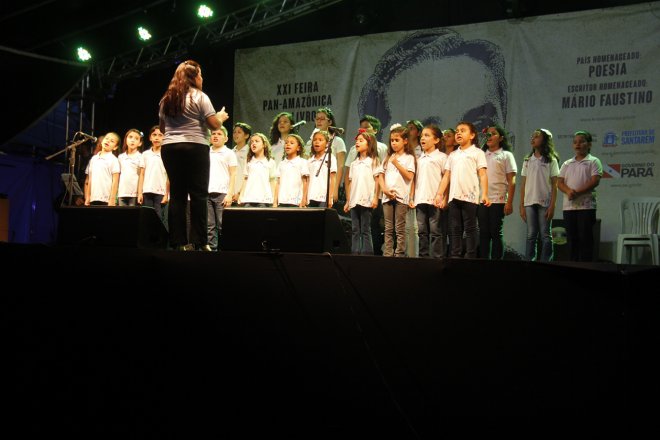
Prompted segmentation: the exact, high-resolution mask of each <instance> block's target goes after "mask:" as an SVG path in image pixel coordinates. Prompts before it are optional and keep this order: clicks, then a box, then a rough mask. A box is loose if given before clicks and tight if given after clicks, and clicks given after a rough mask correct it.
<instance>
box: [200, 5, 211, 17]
mask: <svg viewBox="0 0 660 440" xmlns="http://www.w3.org/2000/svg"><path fill="white" fill-rule="evenodd" d="M197 15H198V16H199V17H200V18H211V17H213V9H211V8H209V7H208V6H206V5H199V9H198V10H197Z"/></svg>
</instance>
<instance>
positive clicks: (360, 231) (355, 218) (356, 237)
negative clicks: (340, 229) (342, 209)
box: [351, 205, 374, 255]
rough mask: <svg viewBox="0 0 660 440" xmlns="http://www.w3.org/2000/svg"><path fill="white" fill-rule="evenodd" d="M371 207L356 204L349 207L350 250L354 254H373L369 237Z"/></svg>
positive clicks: (372, 245)
mask: <svg viewBox="0 0 660 440" xmlns="http://www.w3.org/2000/svg"><path fill="white" fill-rule="evenodd" d="M371 211H372V209H371V208H367V207H366V206H360V205H356V206H354V207H353V208H351V232H352V234H351V252H352V253H354V254H366V255H373V254H374V244H373V241H372V239H371Z"/></svg>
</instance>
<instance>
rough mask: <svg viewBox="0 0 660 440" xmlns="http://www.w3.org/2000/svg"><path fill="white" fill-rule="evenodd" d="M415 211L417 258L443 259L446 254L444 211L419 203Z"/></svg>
mask: <svg viewBox="0 0 660 440" xmlns="http://www.w3.org/2000/svg"><path fill="white" fill-rule="evenodd" d="M415 209H416V210H417V229H418V232H417V233H418V235H419V256H420V257H431V258H444V257H445V256H446V253H447V235H446V230H447V216H445V215H443V213H444V212H445V211H442V210H441V209H440V208H436V207H435V206H433V205H431V204H428V203H420V204H419V205H417V207H416V208H415Z"/></svg>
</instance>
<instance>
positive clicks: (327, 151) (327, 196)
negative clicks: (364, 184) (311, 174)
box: [316, 133, 335, 208]
mask: <svg viewBox="0 0 660 440" xmlns="http://www.w3.org/2000/svg"><path fill="white" fill-rule="evenodd" d="M334 140H335V134H334V133H332V136H330V142H328V148H326V149H325V155H324V156H323V160H322V161H321V166H320V167H319V170H318V171H317V172H316V175H317V176H318V175H319V173H320V172H321V167H322V166H323V163H324V162H325V157H326V156H327V157H328V176H327V179H326V184H327V185H326V188H325V207H326V208H329V207H330V169H331V166H332V141H334Z"/></svg>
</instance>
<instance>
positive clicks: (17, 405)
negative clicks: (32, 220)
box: [0, 243, 660, 439]
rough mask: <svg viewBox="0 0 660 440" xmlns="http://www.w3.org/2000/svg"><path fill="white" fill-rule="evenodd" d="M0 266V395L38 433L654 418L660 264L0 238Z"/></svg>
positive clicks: (325, 431) (246, 434) (320, 430)
mask: <svg viewBox="0 0 660 440" xmlns="http://www.w3.org/2000/svg"><path fill="white" fill-rule="evenodd" d="M0 256H1V257H2V261H4V262H5V263H4V267H3V269H4V270H3V273H4V274H5V275H4V281H5V285H6V286H9V285H13V286H23V287H21V288H18V289H16V288H14V289H9V288H5V289H3V300H4V301H3V306H2V311H3V318H2V319H3V322H4V324H5V327H7V328H8V330H9V332H7V333H6V334H11V335H12V337H11V338H8V341H6V343H5V344H4V346H5V347H6V349H7V354H8V356H7V357H6V362H5V363H8V364H9V371H8V372H6V373H5V374H4V375H3V378H4V381H5V382H4V383H3V390H4V391H3V394H4V395H5V398H6V399H9V401H10V402H12V406H11V407H12V410H10V413H9V414H6V416H8V418H9V419H10V420H15V421H16V423H20V424H21V426H23V432H26V433H27V432H30V433H39V432H41V433H43V432H49V433H59V432H63V433H64V432H67V433H70V434H77V433H85V435H88V438H89V437H95V436H97V435H98V434H101V433H102V434H105V435H108V434H109V435H110V436H120V435H126V434H129V433H130V434H132V435H134V436H137V437H140V436H142V437H144V436H152V437H158V436H163V435H173V434H174V435H175V436H177V437H182V436H186V438H193V437H198V436H199V435H200V434H202V433H204V434H206V435H207V436H208V434H212V436H214V437H222V435H223V434H229V433H232V434H236V433H240V435H241V436H242V438H250V437H251V436H252V435H263V434H268V435H275V434H277V435H278V436H279V435H284V436H288V437H291V436H300V437H305V438H349V437H351V438H354V437H355V436H362V437H363V438H370V437H372V436H377V435H378V436H380V435H387V436H388V438H429V439H431V438H439V437H440V436H442V435H443V434H445V433H447V432H448V430H451V431H454V430H455V432H460V433H462V434H464V435H469V434H470V433H473V432H476V431H475V430H480V429H481V428H482V427H483V428H484V430H485V431H484V432H497V431H499V432H503V433H505V432H509V431H508V430H509V429H511V428H513V429H516V428H515V427H516V426H518V417H521V416H522V417H532V418H543V419H545V418H546V417H548V418H549V419H550V421H551V423H553V426H557V424H561V423H563V422H564V421H566V420H570V421H576V420H578V421H580V422H584V421H586V420H591V419H590V418H589V416H592V415H594V414H595V415H597V417H599V418H600V417H602V418H603V419H604V420H609V421H610V423H612V422H614V423H627V419H626V418H624V417H627V416H624V415H625V414H630V413H637V414H643V413H645V412H646V411H650V410H651V409H653V411H655V410H657V408H655V406H654V407H653V408H651V407H650V406H649V404H648V403H646V402H652V401H655V399H656V396H657V391H658V379H657V372H658V371H659V369H658V367H659V366H660V365H659V363H658V361H657V360H656V358H657V356H656V355H655V351H656V350H657V347H658V346H659V344H658V342H659V341H658V339H659V338H658V335H659V332H658V327H659V322H660V320H658V310H660V308H659V307H658V305H659V301H658V296H657V294H656V293H655V289H648V288H646V287H644V286H645V285H648V283H652V284H653V283H655V284H657V280H658V279H659V278H658V277H659V275H660V268H658V267H633V266H616V265H595V264H594V265H587V264H582V265H578V264H559V263H553V264H543V263H529V262H520V261H483V260H443V261H437V260H429V259H408V258H400V259H394V258H384V257H360V256H351V255H333V254H296V253H285V254H280V253H241V252H220V253H203V252H174V251H163V250H149V249H138V248H135V249H131V248H111V247H96V246H90V247H84V246H77V247H73V246H72V247H47V246H35V245H11V244H3V243H0ZM25 271H27V272H28V274H29V275H28V276H20V275H19V274H20V273H24V272H25ZM55 292H64V293H55ZM549 414H551V415H552V414H554V416H548V415H549ZM557 415H558V416H557ZM555 416H557V417H558V419H555ZM473 419H475V420H482V421H487V424H486V425H475V424H473V423H472V422H469V421H467V422H466V420H473ZM23 422H26V423H23ZM27 422H29V423H27ZM585 423H586V422H585ZM604 426H605V425H604ZM608 426H610V425H608ZM26 427H27V428H26ZM539 429H540V428H539ZM493 430H494V431H493ZM531 434H532V435H533V436H535V435H534V433H531Z"/></svg>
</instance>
